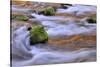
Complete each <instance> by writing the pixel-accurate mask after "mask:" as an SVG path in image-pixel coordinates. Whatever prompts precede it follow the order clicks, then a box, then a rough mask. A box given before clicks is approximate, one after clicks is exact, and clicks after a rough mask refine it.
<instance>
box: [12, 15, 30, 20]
mask: <svg viewBox="0 0 100 67" xmlns="http://www.w3.org/2000/svg"><path fill="white" fill-rule="evenodd" d="M11 19H15V20H20V21H27V20H28V19H29V17H28V16H25V15H12V16H11Z"/></svg>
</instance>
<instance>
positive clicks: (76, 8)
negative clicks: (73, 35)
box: [57, 5, 96, 16]
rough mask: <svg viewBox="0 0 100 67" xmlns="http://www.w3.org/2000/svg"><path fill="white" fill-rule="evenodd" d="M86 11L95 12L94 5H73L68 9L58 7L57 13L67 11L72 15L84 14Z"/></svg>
mask: <svg viewBox="0 0 100 67" xmlns="http://www.w3.org/2000/svg"><path fill="white" fill-rule="evenodd" d="M86 12H96V7H95V6H83V5H73V6H71V7H69V8H68V9H58V10H57V13H68V14H73V15H77V16H80V15H84V14H86Z"/></svg>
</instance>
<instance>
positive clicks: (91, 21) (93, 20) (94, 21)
mask: <svg viewBox="0 0 100 67" xmlns="http://www.w3.org/2000/svg"><path fill="white" fill-rule="evenodd" d="M86 20H87V22H88V23H96V18H95V17H89V18H87V19H86Z"/></svg>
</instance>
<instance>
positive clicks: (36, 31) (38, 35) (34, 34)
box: [30, 25, 48, 45]
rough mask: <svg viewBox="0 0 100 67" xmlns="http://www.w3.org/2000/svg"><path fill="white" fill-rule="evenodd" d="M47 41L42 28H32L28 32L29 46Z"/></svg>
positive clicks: (46, 35) (45, 33)
mask: <svg viewBox="0 0 100 67" xmlns="http://www.w3.org/2000/svg"><path fill="white" fill-rule="evenodd" d="M47 40H48V34H47V32H46V31H45V30H44V28H43V26H40V25H38V26H33V27H32V28H31V30H30V44H31V45H33V44H36V43H43V42H46V41H47Z"/></svg>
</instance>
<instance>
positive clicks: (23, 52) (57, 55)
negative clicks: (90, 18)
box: [11, 8, 96, 67]
mask: <svg viewBox="0 0 100 67" xmlns="http://www.w3.org/2000/svg"><path fill="white" fill-rule="evenodd" d="M13 9H14V8H13ZM16 10H17V9H16ZM18 10H19V9H18ZM31 15H32V16H34V17H35V19H36V20H39V21H40V23H41V24H42V25H43V26H44V27H45V30H46V31H47V33H48V36H49V38H55V37H63V36H71V35H78V34H81V33H86V32H91V31H94V30H96V24H87V22H86V21H84V22H85V23H84V22H80V24H82V26H80V24H79V23H77V22H76V21H74V20H69V19H66V18H65V17H60V16H44V15H38V14H36V13H32V14H31ZM29 40H30V39H29V31H27V27H26V26H22V27H20V28H18V29H17V30H14V31H13V32H12V51H11V53H12V65H13V66H17V67H18V66H21V65H36V64H54V63H70V62H82V61H92V60H95V57H96V50H95V49H88V48H82V49H80V50H76V51H73V50H71V49H65V50H64V49H61V48H58V47H56V46H55V47H53V46H50V45H49V44H48V43H45V44H43V43H42V44H41V43H40V44H36V45H34V46H30V43H29Z"/></svg>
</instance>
